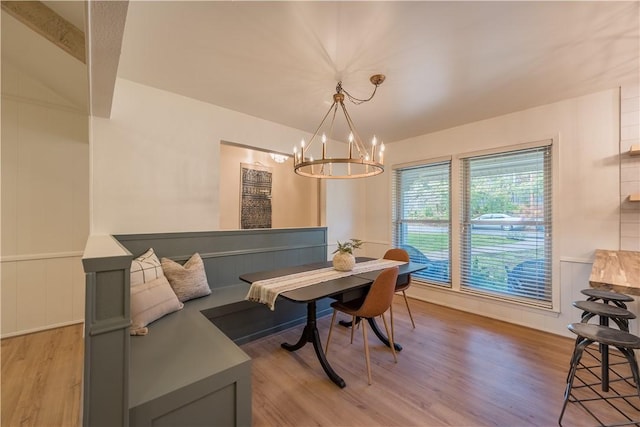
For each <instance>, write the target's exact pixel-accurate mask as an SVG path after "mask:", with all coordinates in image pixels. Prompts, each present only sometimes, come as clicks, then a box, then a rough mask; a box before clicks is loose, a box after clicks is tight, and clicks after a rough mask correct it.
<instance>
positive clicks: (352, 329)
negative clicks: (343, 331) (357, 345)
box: [351, 316, 356, 344]
mask: <svg viewBox="0 0 640 427" xmlns="http://www.w3.org/2000/svg"><path fill="white" fill-rule="evenodd" d="M355 329H356V316H351V344H353V331H354V330H355Z"/></svg>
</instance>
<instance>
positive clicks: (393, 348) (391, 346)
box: [380, 313, 398, 363]
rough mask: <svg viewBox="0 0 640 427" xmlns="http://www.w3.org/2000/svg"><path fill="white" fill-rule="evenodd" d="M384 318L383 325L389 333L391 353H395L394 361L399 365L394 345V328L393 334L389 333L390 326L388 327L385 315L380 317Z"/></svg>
mask: <svg viewBox="0 0 640 427" xmlns="http://www.w3.org/2000/svg"><path fill="white" fill-rule="evenodd" d="M380 317H382V323H384V329H385V330H386V331H387V336H388V337H389V344H390V345H389V347H390V348H391V353H393V360H395V361H396V363H398V356H397V355H396V348H395V346H394V344H393V328H391V330H392V333H389V326H387V319H386V318H385V317H384V313H382V314H381V315H380Z"/></svg>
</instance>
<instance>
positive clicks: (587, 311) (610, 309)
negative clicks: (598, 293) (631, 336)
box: [573, 301, 636, 332]
mask: <svg viewBox="0 0 640 427" xmlns="http://www.w3.org/2000/svg"><path fill="white" fill-rule="evenodd" d="M573 306H574V307H576V308H578V309H580V310H582V323H587V322H588V321H589V320H590V319H591V318H593V317H595V316H599V320H600V321H599V323H600V325H602V326H609V319H611V320H613V321H614V322H615V323H616V325H618V327H619V328H620V330H621V331H625V332H629V320H631V319H635V318H636V315H635V314H633V313H632V312H630V311H629V310H627V309H626V308H622V307H619V306H617V305H609V304H606V303H603V302H596V301H574V302H573Z"/></svg>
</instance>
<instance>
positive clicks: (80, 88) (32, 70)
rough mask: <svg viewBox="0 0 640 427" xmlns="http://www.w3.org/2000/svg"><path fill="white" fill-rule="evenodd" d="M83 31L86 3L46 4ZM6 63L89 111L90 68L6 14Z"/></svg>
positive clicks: (4, 50)
mask: <svg viewBox="0 0 640 427" xmlns="http://www.w3.org/2000/svg"><path fill="white" fill-rule="evenodd" d="M43 3H44V4H46V5H47V6H48V7H50V8H52V9H53V10H54V11H55V12H56V13H58V14H59V15H60V16H62V17H63V18H65V19H66V20H68V21H69V22H71V23H72V24H73V25H75V26H76V27H78V28H79V29H80V30H83V29H84V2H81V1H80V2H78V1H46V2H43ZM0 22H1V25H0V27H1V30H2V31H1V36H2V37H1V39H2V45H1V46H2V63H8V64H11V65H13V66H15V67H17V68H18V69H20V70H21V71H22V72H24V73H26V74H27V75H29V76H30V77H32V78H34V79H36V80H38V81H39V82H41V83H42V84H44V85H45V86H46V87H47V88H49V89H50V90H52V91H54V92H55V93H57V94H58V95H59V96H61V97H62V98H64V99H65V100H66V101H67V102H68V103H69V104H71V105H72V106H74V107H76V108H78V109H79V110H82V111H87V108H88V97H89V95H88V93H89V91H88V77H87V67H86V65H85V64H83V63H82V62H81V61H79V60H77V59H76V58H74V57H72V56H71V55H69V54H68V53H66V52H65V51H63V50H62V49H60V48H59V47H58V46H56V45H55V44H53V43H52V42H50V41H49V40H47V39H46V38H44V37H43V36H41V35H40V34H38V33H36V32H35V31H33V30H32V29H30V28H29V27H27V26H26V25H24V24H22V23H21V22H19V21H18V20H17V19H15V18H13V17H12V16H10V15H9V14H8V13H6V12H4V11H2V19H1V21H0Z"/></svg>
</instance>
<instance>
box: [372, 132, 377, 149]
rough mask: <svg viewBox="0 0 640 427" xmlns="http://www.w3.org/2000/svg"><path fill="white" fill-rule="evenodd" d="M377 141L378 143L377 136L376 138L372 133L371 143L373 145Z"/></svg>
mask: <svg viewBox="0 0 640 427" xmlns="http://www.w3.org/2000/svg"><path fill="white" fill-rule="evenodd" d="M377 143H378V138H376V136H375V135H373V138H371V145H373V146H374V147H375V146H376V144H377Z"/></svg>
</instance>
